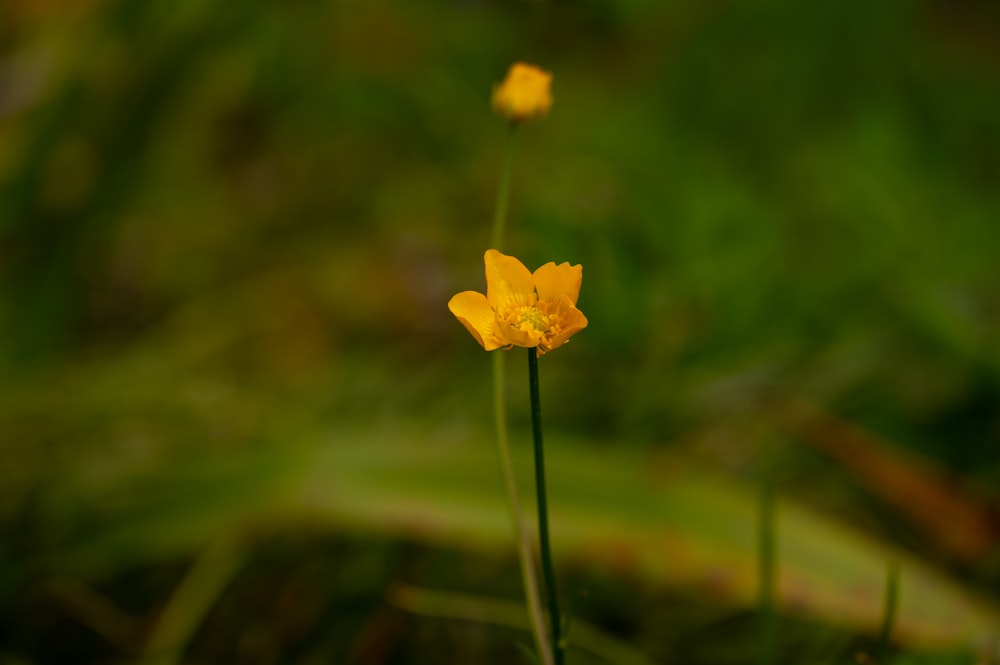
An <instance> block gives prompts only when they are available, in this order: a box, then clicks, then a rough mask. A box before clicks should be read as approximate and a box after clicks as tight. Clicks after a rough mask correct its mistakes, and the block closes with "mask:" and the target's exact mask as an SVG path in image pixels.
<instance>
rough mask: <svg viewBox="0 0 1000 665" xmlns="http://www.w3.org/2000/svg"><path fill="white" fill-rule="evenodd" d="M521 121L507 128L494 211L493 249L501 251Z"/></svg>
mask: <svg viewBox="0 0 1000 665" xmlns="http://www.w3.org/2000/svg"><path fill="white" fill-rule="evenodd" d="M520 126H521V124H520V123H517V122H512V123H510V126H509V128H508V130H507V141H506V143H505V147H504V156H503V170H502V171H501V172H500V188H499V189H498V190H497V205H496V208H495V210H494V213H493V236H492V238H491V242H492V244H491V245H490V246H491V247H492V248H493V249H495V250H497V251H501V249H500V248H501V246H502V245H503V238H504V232H505V231H506V230H507V201H508V200H509V199H510V180H511V174H512V173H513V172H514V153H516V152H517V138H518V136H519V135H520V132H519V131H518V128H519V127H520Z"/></svg>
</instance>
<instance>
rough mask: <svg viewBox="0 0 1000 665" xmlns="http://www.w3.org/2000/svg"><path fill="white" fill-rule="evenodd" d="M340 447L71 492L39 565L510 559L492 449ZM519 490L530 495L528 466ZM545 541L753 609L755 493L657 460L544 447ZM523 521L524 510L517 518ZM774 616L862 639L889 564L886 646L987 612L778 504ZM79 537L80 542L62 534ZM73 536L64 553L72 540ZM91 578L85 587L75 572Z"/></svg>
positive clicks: (970, 626)
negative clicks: (256, 548)
mask: <svg viewBox="0 0 1000 665" xmlns="http://www.w3.org/2000/svg"><path fill="white" fill-rule="evenodd" d="M416 431H419V430H417V429H414V430H412V431H409V432H406V433H404V432H403V431H402V430H394V431H392V432H381V433H378V432H373V431H366V430H353V431H349V430H342V431H338V432H335V433H334V434H332V435H331V437H330V439H329V440H328V441H326V442H324V443H323V444H321V445H317V446H315V447H290V448H288V449H285V450H282V451H277V450H274V449H261V450H259V451H258V452H256V453H252V452H244V453H241V454H239V455H233V456H232V457H231V458H226V459H221V458H217V459H214V460H212V461H209V462H206V461H205V460H201V461H194V460H191V461H188V462H187V463H180V461H179V462H178V464H177V465H176V466H175V467H173V468H172V469H170V470H169V471H166V472H165V475H163V476H159V477H157V479H156V480H155V482H151V479H150V478H132V479H130V480H128V481H126V482H124V483H122V484H121V485H120V486H117V487H114V488H109V489H108V490H107V492H106V493H105V495H104V496H94V495H91V496H90V497H89V501H88V503H87V504H86V506H81V504H80V503H79V501H78V497H79V495H78V494H76V493H74V492H73V488H62V489H63V493H61V496H62V497H63V498H62V500H61V502H60V501H56V502H55V503H54V504H50V505H49V506H48V510H49V512H50V514H55V515H62V516H63V518H64V521H63V522H62V526H63V531H62V532H61V534H60V532H59V531H58V530H56V531H55V533H56V534H57V535H55V536H54V538H56V539H57V540H58V538H59V537H60V535H61V537H62V541H61V542H54V543H53V545H54V547H53V549H52V550H51V552H50V554H49V556H48V557H47V559H46V560H45V563H44V565H45V567H46V568H47V569H48V570H49V571H50V572H51V573H53V574H55V573H57V572H60V571H63V570H69V571H72V572H75V573H76V574H94V573H95V572H96V571H97V570H99V569H104V568H110V567H113V566H116V565H122V564H123V563H130V562H133V563H134V562H135V560H137V559H140V560H148V559H149V558H150V557H155V556H162V555H163V554H164V553H174V554H176V553H180V552H184V551H191V550H193V549H194V548H196V547H198V546H199V545H200V544H201V543H203V542H204V541H205V540H206V539H207V538H208V537H209V536H210V535H211V534H213V533H216V532H218V531H219V530H222V529H232V528H246V529H251V530H255V531H260V530H264V531H267V530H269V529H272V528H273V529H278V528H280V529H285V528H288V527H289V526H290V525H292V526H297V527H299V528H315V529H319V530H336V531H340V532H345V531H346V532H362V533H373V532H374V533H380V534H385V535H387V536H393V537H404V538H411V539H415V540H419V541H422V542H426V543H429V544H432V545H442V546H459V547H463V548H468V549H470V550H472V551H497V550H508V549H510V548H511V546H512V544H511V538H510V531H509V524H508V522H507V517H506V511H505V510H504V506H503V503H502V500H503V499H502V496H503V494H502V488H501V483H500V479H499V476H498V471H497V469H496V466H495V451H494V450H493V448H492V444H491V441H490V436H489V435H488V434H483V435H475V436H473V435H468V436H463V437H459V438H458V439H456V437H455V436H454V433H450V434H448V433H443V432H430V433H427V434H424V435H415V434H414V432H416ZM519 472H520V473H521V475H522V477H523V478H529V477H530V467H529V465H528V462H527V460H524V464H523V465H522V466H521V468H520V471H519ZM549 477H550V483H551V488H550V501H551V527H552V536H553V541H554V549H555V554H556V556H557V557H558V558H560V559H561V565H563V566H575V567H578V568H585V569H589V570H597V571H604V572H606V573H607V574H608V575H614V576H623V577H630V578H632V579H640V580H642V581H643V582H644V583H646V584H648V585H651V586H671V587H682V588H689V589H695V590H698V591H700V592H703V593H705V594H710V595H712V596H714V597H716V598H717V599H718V601H719V602H723V603H732V604H737V605H743V606H749V605H750V604H751V603H752V602H753V600H754V598H755V594H756V578H755V571H756V562H755V553H756V543H755V522H756V515H755V506H756V503H755V501H754V500H753V499H754V490H753V488H752V487H748V486H745V485H741V484H739V483H736V482H734V481H732V480H730V479H728V478H725V477H723V476H720V475H719V474H718V473H713V472H711V471H709V470H706V469H704V468H696V467H694V466H692V465H690V464H687V463H682V462H678V461H676V460H673V459H670V458H666V457H663V458H659V459H650V458H649V457H648V456H643V455H640V454H637V453H634V452H628V451H623V450H620V449H618V448H613V447H605V448H603V449H600V450H598V449H596V448H595V446H593V445H589V446H585V445H582V444H580V442H565V441H564V442H559V441H556V442H554V444H552V445H550V453H549ZM527 509H529V507H528V506H526V510H527ZM778 520H779V522H778V524H779V527H778V565H779V585H778V586H779V588H778V592H779V599H780V602H781V604H782V606H783V608H784V611H786V612H788V613H794V614H797V615H803V616H810V617H813V618H816V619H822V620H827V621H830V622H833V623H837V624H841V625H844V626H850V627H853V628H856V629H860V630H865V631H869V632H872V633H874V632H876V631H877V629H878V626H879V620H880V612H881V609H882V592H883V589H884V584H885V579H884V576H885V564H886V561H887V560H889V559H896V560H898V561H900V562H901V571H902V573H901V588H902V591H901V599H900V606H899V614H898V623H897V628H896V637H897V638H898V639H899V640H901V641H903V642H906V643H909V644H912V645H921V646H934V645H937V646H940V645H952V646H955V645H961V646H970V647H971V646H982V645H984V644H986V643H987V642H988V640H990V639H991V638H992V636H993V635H995V634H996V631H997V628H998V626H1000V611H998V609H997V607H996V606H995V605H994V604H993V603H991V602H988V601H986V600H984V599H981V598H975V597H973V596H972V595H970V594H969V593H968V592H966V591H963V590H962V589H961V588H960V587H958V586H956V585H954V584H951V583H949V582H948V581H947V580H946V579H945V577H944V576H943V575H941V574H939V573H937V572H935V571H934V570H932V569H931V568H930V567H928V566H927V565H925V564H922V563H921V562H920V561H919V560H916V559H915V558H913V557H911V556H908V555H906V554H905V553H902V552H899V551H894V550H891V549H890V548H888V547H886V546H885V545H883V544H881V543H879V542H877V541H874V540H872V539H870V538H867V537H864V536H862V535H861V534H860V533H858V532H856V531H854V530H852V529H850V528H849V527H847V526H845V525H841V524H837V523H834V522H833V521H830V520H828V519H825V518H824V517H823V516H821V515H819V514H816V513H813V512H810V511H808V510H806V509H804V508H802V507H800V506H796V505H791V504H788V503H782V504H779V511H778ZM80 521H85V522H86V523H88V524H91V525H93V526H92V527H91V528H89V529H88V532H87V534H86V537H83V534H79V533H76V534H74V532H73V530H72V528H70V527H71V525H73V524H76V523H79V522H80ZM74 536H75V537H74ZM88 568H89V571H88V570H87V569H88Z"/></svg>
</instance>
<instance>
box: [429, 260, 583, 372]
mask: <svg viewBox="0 0 1000 665" xmlns="http://www.w3.org/2000/svg"><path fill="white" fill-rule="evenodd" d="M483 261H484V262H485V263H486V295H485V296H484V295H483V294H482V293H477V292H476V291H463V292H462V293H459V294H458V295H456V296H454V297H453V298H452V299H451V300H450V301H448V309H450V310H451V313H452V314H454V315H455V316H456V317H457V318H458V320H459V321H461V322H462V325H464V326H465V327H466V329H467V330H468V331H469V332H470V333H472V336H473V337H475V338H476V341H477V342H479V344H480V345H481V346H482V347H483V348H484V349H486V350H487V351H493V350H494V349H501V348H502V349H510V348H511V347H514V346H523V347H525V348H529V349H531V348H537V349H538V355H542V354H543V353H546V352H548V351H551V350H552V349H555V348H558V347H560V346H562V345H563V344H565V343H566V341H567V340H569V338H570V337H572V336H573V335H575V334H576V333H577V332H579V331H581V330H583V329H584V328H586V327H587V317H585V316H584V315H583V312H581V311H580V310H578V309H577V308H576V300H577V297H578V296H579V295H580V282H581V281H582V280H583V266H571V265H570V264H568V263H561V264H559V265H556V264H555V263H552V262H549V263H546V264H545V265H543V266H542V267H541V268H539V269H538V270H536V271H535V272H534V273H531V272H528V269H527V268H525V267H524V264H523V263H521V262H520V261H518V260H517V259H516V258H514V257H513V256H507V255H506V254H501V253H500V252H498V251H497V250H495V249H488V250H486V254H485V256H484V257H483Z"/></svg>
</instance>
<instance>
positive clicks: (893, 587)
mask: <svg viewBox="0 0 1000 665" xmlns="http://www.w3.org/2000/svg"><path fill="white" fill-rule="evenodd" d="M898 606H899V563H898V562H897V561H890V562H889V565H888V571H887V574H886V581H885V608H884V610H883V612H882V630H881V631H880V632H879V640H878V659H879V660H878V662H879V663H888V662H889V647H890V646H891V644H892V628H893V625H894V624H895V623H896V608H897V607H898Z"/></svg>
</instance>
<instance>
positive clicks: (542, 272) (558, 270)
mask: <svg viewBox="0 0 1000 665" xmlns="http://www.w3.org/2000/svg"><path fill="white" fill-rule="evenodd" d="M533 278H534V282H535V290H536V291H537V292H538V299H539V300H540V301H542V302H558V301H559V299H560V298H561V297H562V296H566V297H567V298H569V301H570V304H572V305H576V301H577V298H579V297H580V284H581V283H582V282H583V266H579V265H576V266H571V265H570V264H568V263H560V264H559V265H556V264H555V263H552V262H549V263H546V264H545V265H543V266H542V267H541V268H539V269H538V270H536V271H535V274H534V275H533Z"/></svg>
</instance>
